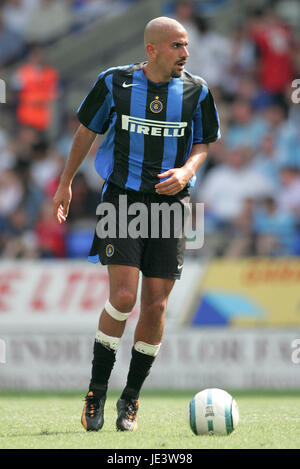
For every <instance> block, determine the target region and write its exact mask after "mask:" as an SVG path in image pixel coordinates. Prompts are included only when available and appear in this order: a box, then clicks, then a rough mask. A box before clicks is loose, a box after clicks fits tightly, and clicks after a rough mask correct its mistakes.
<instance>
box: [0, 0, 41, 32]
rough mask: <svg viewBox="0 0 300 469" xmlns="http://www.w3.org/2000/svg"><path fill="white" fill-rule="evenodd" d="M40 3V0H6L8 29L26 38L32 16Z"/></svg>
mask: <svg viewBox="0 0 300 469" xmlns="http://www.w3.org/2000/svg"><path fill="white" fill-rule="evenodd" d="M39 3H40V0H6V2H5V4H4V8H3V15H4V20H5V24H6V25H7V27H8V28H10V29H11V30H12V31H14V32H15V33H18V34H20V35H21V36H22V37H24V34H25V31H26V30H27V28H28V22H29V18H30V15H31V13H32V11H33V10H34V9H35V8H38V6H39Z"/></svg>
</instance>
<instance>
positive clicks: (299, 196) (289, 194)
mask: <svg viewBox="0 0 300 469" xmlns="http://www.w3.org/2000/svg"><path fill="white" fill-rule="evenodd" d="M280 179H281V184H282V186H281V188H280V191H279V193H278V196H277V202H278V206H279V208H280V210H282V211H284V212H287V213H290V214H293V215H294V216H295V217H296V219H297V221H298V223H299V224H300V170H299V168H295V167H290V166H285V167H283V168H281V171H280Z"/></svg>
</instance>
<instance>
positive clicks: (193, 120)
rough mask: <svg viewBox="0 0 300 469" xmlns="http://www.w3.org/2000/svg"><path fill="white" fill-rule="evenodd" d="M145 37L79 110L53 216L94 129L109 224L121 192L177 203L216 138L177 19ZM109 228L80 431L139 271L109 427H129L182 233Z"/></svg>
mask: <svg viewBox="0 0 300 469" xmlns="http://www.w3.org/2000/svg"><path fill="white" fill-rule="evenodd" d="M144 39H145V47H146V52H147V58H148V60H147V61H146V62H143V63H137V64H133V65H128V66H122V67H115V68H110V69H109V70H106V71H104V72H102V73H101V74H100V75H99V77H98V80H97V81H96V83H95V84H94V86H93V88H92V89H91V91H90V93H89V94H88V95H87V97H86V98H85V99H84V101H83V102H82V104H81V106H80V107H79V109H78V118H79V121H80V123H81V124H80V126H79V128H78V130H77V132H76V134H75V137H74V142H73V145H72V149H71V152H70V156H69V159H68V161H67V164H66V167H65V169H64V171H63V174H62V176H61V179H60V184H59V187H58V189H57V192H56V194H55V196H54V213H55V216H56V218H57V220H58V221H59V222H62V221H65V219H66V217H67V215H68V209H69V205H70V201H71V195H72V193H71V184H72V180H73V178H74V175H75V173H76V171H77V170H78V168H79V166H80V164H81V163H82V162H83V160H84V158H85V156H86V155H87V153H88V152H89V149H90V147H91V145H92V143H93V142H94V140H95V137H96V135H97V134H102V133H105V132H106V131H107V130H108V133H107V135H106V138H105V140H104V142H103V143H102V145H101V146H100V148H99V150H98V153H97V156H96V160H95V167H96V169H97V171H98V172H99V173H100V175H101V176H102V177H103V178H104V179H105V183H104V185H103V188H102V193H101V201H102V203H107V202H109V203H110V204H113V207H115V209H116V213H117V217H116V218H115V220H116V221H117V222H116V223H117V225H118V224H119V211H121V203H120V204H119V201H120V196H125V195H126V196H127V200H128V201H129V202H130V203H135V202H140V203H143V204H144V205H145V206H146V207H147V208H148V209H151V206H152V205H153V204H157V203H161V202H166V203H167V204H168V205H169V206H171V205H172V204H173V203H174V202H177V203H178V204H179V205H180V206H182V207H183V206H184V204H185V203H186V201H187V200H188V197H189V186H190V179H191V178H193V177H194V175H195V173H196V171H197V169H198V168H199V166H200V165H201V164H202V163H203V161H204V160H205V158H206V157H207V152H208V144H209V143H210V142H213V141H215V140H216V139H217V138H219V119H218V115H217V111H216V107H215V104H214V101H213V98H212V95H211V93H210V91H209V89H208V88H207V86H206V83H205V82H204V80H202V79H201V78H199V77H196V76H192V75H191V74H189V73H188V72H187V71H186V70H185V68H184V66H185V63H186V60H187V58H188V56H189V54H188V51H187V46H188V36H187V33H186V31H185V29H184V28H183V26H182V25H181V24H180V23H178V22H177V21H175V20H173V19H170V18H167V17H159V18H155V19H153V20H151V21H150V22H149V23H148V24H147V25H146V28H145V35H144ZM100 206H101V204H100ZM100 218H101V217H100ZM128 220H130V217H128ZM116 228H117V234H116V236H107V237H106V238H105V237H102V236H101V237H100V236H98V234H97V230H96V233H95V236H94V241H93V245H92V247H91V251H90V257H89V259H90V260H91V261H93V262H98V261H100V262H101V263H102V264H104V265H107V266H108V275H109V285H110V293H109V298H108V300H107V302H106V304H105V307H104V309H103V311H102V313H101V315H100V319H99V325H98V331H97V333H96V338H95V343H94V355H93V361H92V372H91V381H90V385H89V391H88V393H87V395H86V400H85V406H84V409H83V413H82V417H81V422H82V425H83V426H84V428H85V429H86V430H88V431H91V430H92V431H97V430H99V429H101V428H102V426H103V423H104V418H103V414H104V405H105V400H106V392H107V387H108V380H109V377H110V374H111V371H112V368H113V366H114V362H115V358H116V351H117V348H118V345H119V342H120V339H121V336H122V334H123V331H124V328H125V323H126V319H127V318H128V316H129V314H130V312H131V310H132V308H133V306H134V304H135V302H136V295H137V287H138V280H139V273H140V271H141V272H142V290H141V310H140V315H139V319H138V323H137V326H136V329H135V334H134V345H133V348H132V356H131V361H130V366H129V372H128V377H127V383H126V385H125V388H124V389H123V392H122V394H121V396H120V399H119V400H118V402H117V414H118V415H117V420H116V426H117V430H120V431H136V429H137V411H138V406H139V394H140V390H141V388H142V385H143V383H144V381H145V379H146V377H147V376H148V374H149V372H150V368H151V366H152V364H153V362H154V360H155V357H156V356H157V354H158V351H159V348H160V344H161V340H162V336H163V331H164V316H165V311H166V307H167V301H168V297H169V295H170V292H171V290H172V288H173V285H174V282H175V280H176V279H179V278H180V275H181V271H182V265H183V255H184V247H185V241H184V236H181V237H179V236H177V237H176V236H174V233H173V232H172V233H173V236H172V233H171V236H170V237H169V238H165V237H163V236H162V234H161V231H160V236H159V238H157V237H156V238H155V237H151V236H148V237H146V236H145V237H141V236H139V237H129V236H123V235H124V233H122V232H121V228H120V226H117V227H116ZM118 229H119V230H118Z"/></svg>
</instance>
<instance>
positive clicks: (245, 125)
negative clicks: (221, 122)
mask: <svg viewBox="0 0 300 469" xmlns="http://www.w3.org/2000/svg"><path fill="white" fill-rule="evenodd" d="M231 112H232V114H231V120H232V122H231V126H230V128H229V130H228V133H227V136H226V137H225V141H226V144H227V145H228V146H229V147H230V148H234V147H238V146H241V145H243V146H245V145H246V146H249V147H250V148H252V147H254V148H255V147H258V146H259V145H260V142H261V140H262V138H263V137H264V135H266V133H267V132H268V130H269V125H268V123H267V121H266V120H265V119H263V118H261V117H260V116H257V115H255V113H254V112H253V108H252V106H251V104H250V102H249V101H248V100H246V99H242V98H240V97H237V98H236V99H235V100H234V102H233V104H232V111H231Z"/></svg>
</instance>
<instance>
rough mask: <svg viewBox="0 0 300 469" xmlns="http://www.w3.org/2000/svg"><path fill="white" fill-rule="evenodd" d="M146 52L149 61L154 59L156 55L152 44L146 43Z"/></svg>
mask: <svg viewBox="0 0 300 469" xmlns="http://www.w3.org/2000/svg"><path fill="white" fill-rule="evenodd" d="M146 52H147V55H148V57H149V58H150V59H155V58H156V55H157V48H156V45H155V44H153V43H152V42H148V44H146Z"/></svg>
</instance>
